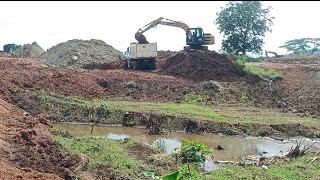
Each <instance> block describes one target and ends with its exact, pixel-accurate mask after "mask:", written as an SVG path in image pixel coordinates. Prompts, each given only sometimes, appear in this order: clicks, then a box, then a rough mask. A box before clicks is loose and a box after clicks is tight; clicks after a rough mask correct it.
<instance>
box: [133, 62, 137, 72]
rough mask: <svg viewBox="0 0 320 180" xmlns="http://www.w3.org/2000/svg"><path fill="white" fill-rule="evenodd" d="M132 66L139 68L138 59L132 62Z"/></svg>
mask: <svg viewBox="0 0 320 180" xmlns="http://www.w3.org/2000/svg"><path fill="white" fill-rule="evenodd" d="M132 68H133V69H134V70H138V63H137V61H133V62H132Z"/></svg>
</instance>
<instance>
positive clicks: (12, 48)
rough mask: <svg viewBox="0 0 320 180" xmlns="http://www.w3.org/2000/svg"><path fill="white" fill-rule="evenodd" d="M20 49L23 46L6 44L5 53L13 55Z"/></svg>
mask: <svg viewBox="0 0 320 180" xmlns="http://www.w3.org/2000/svg"><path fill="white" fill-rule="evenodd" d="M19 47H21V45H16V44H5V45H4V46H3V51H4V52H6V53H12V52H13V51H15V50H16V49H18V48H19Z"/></svg>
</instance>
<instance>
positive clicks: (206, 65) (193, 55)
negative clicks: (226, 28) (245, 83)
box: [162, 51, 244, 81]
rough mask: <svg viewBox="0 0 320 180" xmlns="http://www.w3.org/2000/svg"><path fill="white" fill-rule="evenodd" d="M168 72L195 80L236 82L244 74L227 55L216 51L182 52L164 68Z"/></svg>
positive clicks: (171, 58) (172, 58)
mask: <svg viewBox="0 0 320 180" xmlns="http://www.w3.org/2000/svg"><path fill="white" fill-rule="evenodd" d="M162 69H164V70H165V71H166V72H168V73H170V74H173V75H178V76H182V77H186V78H191V79H193V80H202V81H203V80H217V81H234V80H237V79H239V78H240V77H241V76H244V72H243V70H242V69H241V67H239V66H238V65H237V64H236V63H234V62H233V60H232V59H230V57H229V56H228V55H226V54H219V53H217V52H214V51H193V52H190V53H187V52H183V51H180V52H178V53H176V54H175V55H172V56H171V57H169V58H168V59H167V61H166V63H165V64H164V65H163V66H162Z"/></svg>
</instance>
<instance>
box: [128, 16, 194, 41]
mask: <svg viewBox="0 0 320 180" xmlns="http://www.w3.org/2000/svg"><path fill="white" fill-rule="evenodd" d="M164 20H165V21H164ZM158 24H161V25H167V26H173V27H179V28H181V29H183V30H184V31H185V32H186V33H188V31H189V26H188V25H187V24H185V23H183V22H179V21H174V20H170V19H166V18H163V17H160V18H158V19H156V20H154V21H152V22H150V23H149V24H147V25H145V26H143V27H142V28H140V29H139V30H138V32H137V33H136V34H135V36H134V37H135V39H136V40H137V41H138V42H139V43H141V44H148V43H149V42H148V41H147V39H146V37H145V36H144V35H143V34H142V33H144V32H146V31H148V30H149V29H151V28H153V27H156V26H157V25H158Z"/></svg>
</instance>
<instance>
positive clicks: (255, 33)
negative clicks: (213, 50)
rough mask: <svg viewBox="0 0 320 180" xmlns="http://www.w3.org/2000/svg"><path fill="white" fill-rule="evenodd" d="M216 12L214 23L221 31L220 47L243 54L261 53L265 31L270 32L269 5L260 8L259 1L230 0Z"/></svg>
mask: <svg viewBox="0 0 320 180" xmlns="http://www.w3.org/2000/svg"><path fill="white" fill-rule="evenodd" d="M221 9H222V10H221V11H220V12H217V16H218V17H217V19H216V20H215V22H214V23H215V24H216V25H218V29H219V30H220V33H221V32H223V33H224V35H223V37H224V38H225V39H224V40H223V41H222V49H223V50H224V51H226V52H228V53H235V54H239V53H240V52H241V53H242V54H243V55H245V54H246V52H253V53H261V52H262V46H263V44H264V41H263V37H264V36H265V33H266V32H268V31H270V32H271V28H270V27H271V25H272V24H273V22H272V19H274V17H270V16H269V12H270V9H271V7H270V6H269V7H268V8H266V9H263V8H262V4H261V2H260V1H241V2H236V1H230V2H229V3H228V5H227V7H225V8H221Z"/></svg>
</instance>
